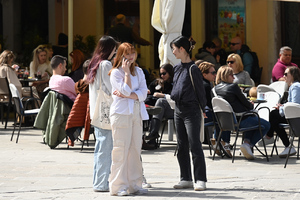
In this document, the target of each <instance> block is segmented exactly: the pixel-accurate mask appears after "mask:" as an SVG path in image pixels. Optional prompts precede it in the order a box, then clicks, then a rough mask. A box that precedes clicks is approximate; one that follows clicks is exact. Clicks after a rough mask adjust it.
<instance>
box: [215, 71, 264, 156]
mask: <svg viewBox="0 0 300 200" xmlns="http://www.w3.org/2000/svg"><path fill="white" fill-rule="evenodd" d="M233 81H234V76H233V69H232V68H231V67H228V66H222V67H221V68H220V69H219V70H218V73H217V77H216V83H217V85H216V86H215V87H214V89H213V90H214V91H215V93H216V95H217V96H218V97H221V98H223V99H225V100H226V101H227V102H228V103H229V104H230V105H231V107H232V109H233V111H234V112H235V113H237V114H238V113H242V112H246V111H249V110H252V109H253V105H254V104H253V102H250V101H248V99H247V98H246V97H245V96H244V94H243V93H242V91H241V89H240V88H239V86H238V85H237V84H235V83H233ZM260 123H261V129H262V134H263V135H265V134H266V133H267V132H268V130H269V129H270V124H269V122H267V121H266V120H264V119H260ZM255 125H258V117H256V116H248V117H246V118H243V120H242V121H241V123H240V127H249V126H255ZM260 138H261V135H260V132H259V130H253V131H247V132H244V141H243V144H242V145H241V147H240V149H241V151H242V153H243V154H244V156H245V157H246V159H249V160H252V159H254V155H253V153H252V150H251V149H252V147H253V146H254V145H255V144H256V143H257V142H258V141H259V139H260Z"/></svg>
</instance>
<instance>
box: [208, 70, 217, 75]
mask: <svg viewBox="0 0 300 200" xmlns="http://www.w3.org/2000/svg"><path fill="white" fill-rule="evenodd" d="M208 73H211V74H212V75H216V74H217V72H216V71H213V72H208Z"/></svg>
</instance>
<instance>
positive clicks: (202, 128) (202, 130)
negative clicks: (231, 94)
mask: <svg viewBox="0 0 300 200" xmlns="http://www.w3.org/2000/svg"><path fill="white" fill-rule="evenodd" d="M193 66H194V65H191V67H190V70H189V72H190V78H191V81H192V85H193V88H194V91H195V94H196V97H197V98H198V96H197V92H196V88H195V85H194V79H193V76H192V67H193ZM196 67H197V66H196ZM199 70H200V69H199ZM198 103H199V108H200V112H201V121H200V125H201V126H200V142H201V143H202V142H204V117H203V111H202V109H201V106H200V102H199V100H198Z"/></svg>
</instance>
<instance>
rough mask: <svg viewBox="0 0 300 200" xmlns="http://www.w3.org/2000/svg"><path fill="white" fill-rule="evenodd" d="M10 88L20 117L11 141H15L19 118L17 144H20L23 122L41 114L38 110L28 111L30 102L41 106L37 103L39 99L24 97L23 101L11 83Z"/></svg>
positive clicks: (15, 122) (15, 123) (15, 124)
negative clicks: (26, 118)
mask: <svg viewBox="0 0 300 200" xmlns="http://www.w3.org/2000/svg"><path fill="white" fill-rule="evenodd" d="M9 88H10V91H11V94H12V98H13V101H14V104H15V111H16V115H17V116H18V117H15V121H14V130H13V132H12V135H11V138H10V141H12V139H13V136H14V133H15V129H16V126H17V118H19V131H18V136H17V140H16V143H18V139H19V135H20V131H21V127H22V122H23V119H24V117H27V116H35V115H37V114H38V113H39V111H40V109H39V108H36V109H29V110H26V108H27V104H28V102H30V101H32V100H34V101H36V103H37V105H39V104H38V102H37V99H34V98H32V97H23V98H22V99H21V98H20V94H19V91H18V90H17V88H16V86H15V85H14V84H12V83H10V84H9ZM23 100H26V102H25V106H23V103H22V101H23Z"/></svg>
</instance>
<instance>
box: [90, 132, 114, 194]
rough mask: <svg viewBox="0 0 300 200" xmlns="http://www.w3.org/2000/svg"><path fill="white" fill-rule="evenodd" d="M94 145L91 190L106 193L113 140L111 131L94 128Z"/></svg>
mask: <svg viewBox="0 0 300 200" xmlns="http://www.w3.org/2000/svg"><path fill="white" fill-rule="evenodd" d="M94 129H95V136H96V144H95V151H94V176H93V188H94V190H99V191H108V190H109V186H108V177H109V174H110V166H111V151H112V148H113V140H112V133H111V130H105V129H101V128H98V127H94Z"/></svg>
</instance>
